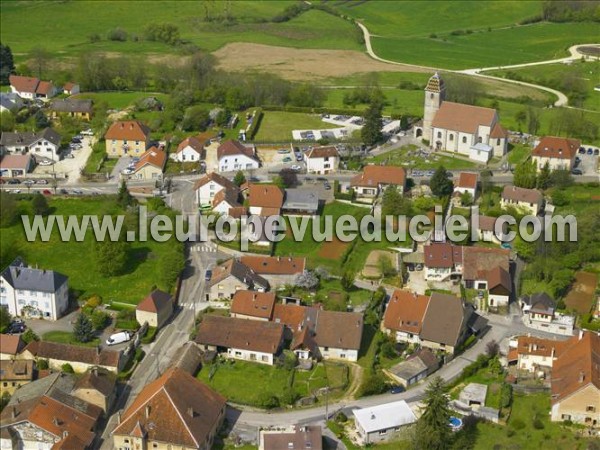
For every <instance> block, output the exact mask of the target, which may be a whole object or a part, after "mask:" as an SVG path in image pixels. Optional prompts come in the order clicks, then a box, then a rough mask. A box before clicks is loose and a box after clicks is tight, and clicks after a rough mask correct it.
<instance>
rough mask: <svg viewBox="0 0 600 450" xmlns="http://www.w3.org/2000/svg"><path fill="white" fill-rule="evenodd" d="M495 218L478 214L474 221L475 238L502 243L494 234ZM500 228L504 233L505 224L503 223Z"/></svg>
mask: <svg viewBox="0 0 600 450" xmlns="http://www.w3.org/2000/svg"><path fill="white" fill-rule="evenodd" d="M496 220H497V218H496V217H491V216H482V215H478V216H477V217H476V221H474V222H475V223H476V224H477V239H479V240H480V241H484V242H492V243H494V244H497V245H500V244H502V240H501V239H498V236H497V235H496ZM502 228H503V230H502V232H503V233H505V232H506V229H507V226H506V225H505V224H503V226H502ZM502 236H503V235H501V237H502Z"/></svg>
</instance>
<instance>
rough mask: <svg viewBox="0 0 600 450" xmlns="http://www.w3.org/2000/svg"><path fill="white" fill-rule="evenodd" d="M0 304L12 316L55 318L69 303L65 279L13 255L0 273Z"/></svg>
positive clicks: (61, 313)
mask: <svg viewBox="0 0 600 450" xmlns="http://www.w3.org/2000/svg"><path fill="white" fill-rule="evenodd" d="M0 305H1V306H2V307H5V308H8V311H9V312H10V313H11V314H12V315H13V316H26V317H37V318H43V319H48V320H56V319H58V318H60V317H61V316H62V315H63V313H64V312H65V311H66V309H67V307H68V305H69V283H68V278H67V277H66V276H65V275H63V274H60V273H58V272H54V271H52V270H43V269H33V268H31V267H27V266H26V265H25V263H24V262H23V261H22V260H21V259H20V258H17V259H15V260H14V261H13V262H12V263H11V264H10V265H9V266H8V267H7V268H6V269H4V271H3V272H2V274H0Z"/></svg>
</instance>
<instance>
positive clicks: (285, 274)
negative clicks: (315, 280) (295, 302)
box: [240, 256, 306, 289]
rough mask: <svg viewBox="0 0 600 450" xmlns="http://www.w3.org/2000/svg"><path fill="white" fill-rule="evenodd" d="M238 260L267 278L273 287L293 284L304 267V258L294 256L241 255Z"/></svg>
mask: <svg viewBox="0 0 600 450" xmlns="http://www.w3.org/2000/svg"><path fill="white" fill-rule="evenodd" d="M240 262H241V263H242V264H244V265H245V266H247V267H249V268H250V269H251V270H252V271H253V272H254V273H256V274H258V275H260V276H261V277H263V278H264V279H265V280H267V282H268V283H269V285H270V286H271V288H273V289H275V288H276V287H278V286H283V285H285V284H293V283H294V280H295V279H296V277H297V276H298V275H300V274H301V273H302V272H304V270H305V269H306V258H303V257H296V256H294V257H292V256H241V257H240Z"/></svg>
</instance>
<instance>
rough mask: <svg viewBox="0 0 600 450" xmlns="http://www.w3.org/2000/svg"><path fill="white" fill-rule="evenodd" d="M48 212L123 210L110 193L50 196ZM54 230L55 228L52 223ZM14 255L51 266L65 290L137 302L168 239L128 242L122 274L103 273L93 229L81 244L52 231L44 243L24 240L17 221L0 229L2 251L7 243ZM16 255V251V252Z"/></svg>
mask: <svg viewBox="0 0 600 450" xmlns="http://www.w3.org/2000/svg"><path fill="white" fill-rule="evenodd" d="M50 207H51V208H52V209H53V214H57V215H67V216H68V215H76V216H78V217H81V216H82V215H84V214H93V215H99V216H102V215H104V214H119V213H122V210H121V209H120V208H118V207H117V206H116V205H115V202H114V197H93V198H79V199H64V198H54V199H51V200H50ZM55 228H56V227H55ZM13 243H14V245H16V249H15V250H13V252H14V253H16V254H17V255H21V256H22V257H24V258H25V260H26V261H27V263H28V264H30V265H33V266H36V265H37V266H39V267H40V268H44V269H52V270H56V271H57V272H61V273H63V274H65V275H67V276H68V277H69V288H71V289H72V290H75V291H78V292H80V293H81V294H83V295H91V294H98V295H100V296H101V297H102V298H103V300H104V302H105V303H109V302H110V301H111V300H116V301H119V302H125V303H131V304H137V303H138V302H139V301H140V300H142V299H143V298H144V296H145V295H147V293H148V292H149V291H150V289H151V288H152V286H154V285H156V284H160V283H157V280H158V279H159V271H160V258H161V255H162V254H163V252H164V251H165V250H166V249H167V248H168V245H169V244H168V243H158V242H154V241H152V240H148V241H147V242H132V243H131V248H130V251H129V261H128V267H127V270H126V273H125V274H124V275H120V276H113V277H105V276H101V275H99V274H98V271H97V270H96V262H95V259H94V241H93V236H92V233H91V232H90V233H87V235H86V238H85V240H84V241H82V242H76V241H74V240H72V241H69V242H62V241H61V240H60V236H59V234H58V231H57V230H56V229H55V230H54V232H53V233H52V236H51V238H50V240H49V241H48V242H41V241H39V240H36V241H34V242H28V241H27V240H26V238H25V234H24V229H23V224H22V222H21V221H18V222H17V223H16V224H14V225H12V226H11V227H9V228H0V245H1V246H2V248H3V250H4V249H5V248H6V247H9V246H11V245H13ZM15 256H16V255H15Z"/></svg>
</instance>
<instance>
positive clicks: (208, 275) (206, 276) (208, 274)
mask: <svg viewBox="0 0 600 450" xmlns="http://www.w3.org/2000/svg"><path fill="white" fill-rule="evenodd" d="M211 278H212V270H210V269H208V270H207V271H206V272H205V273H204V280H205V281H210V279H211Z"/></svg>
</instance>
